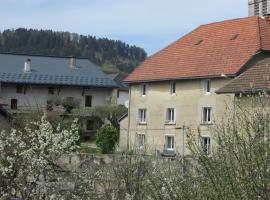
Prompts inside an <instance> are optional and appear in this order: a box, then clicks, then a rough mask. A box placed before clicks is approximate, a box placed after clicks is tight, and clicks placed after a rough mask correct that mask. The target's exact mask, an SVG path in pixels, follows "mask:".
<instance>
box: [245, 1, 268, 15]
mask: <svg viewBox="0 0 270 200" xmlns="http://www.w3.org/2000/svg"><path fill="white" fill-rule="evenodd" d="M248 7H249V8H248V15H249V16H254V15H256V16H264V15H267V14H269V13H270V0H249V1H248Z"/></svg>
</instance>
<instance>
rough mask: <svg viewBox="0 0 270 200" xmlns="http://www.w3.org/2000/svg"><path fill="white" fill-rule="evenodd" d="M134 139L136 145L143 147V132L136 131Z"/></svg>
mask: <svg viewBox="0 0 270 200" xmlns="http://www.w3.org/2000/svg"><path fill="white" fill-rule="evenodd" d="M136 141H137V146H138V147H139V148H144V147H145V134H143V133H137V135H136Z"/></svg>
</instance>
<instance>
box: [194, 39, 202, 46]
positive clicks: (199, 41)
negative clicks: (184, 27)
mask: <svg viewBox="0 0 270 200" xmlns="http://www.w3.org/2000/svg"><path fill="white" fill-rule="evenodd" d="M202 42H203V40H198V41H197V42H196V43H195V45H200V44H201V43H202Z"/></svg>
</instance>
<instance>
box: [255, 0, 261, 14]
mask: <svg viewBox="0 0 270 200" xmlns="http://www.w3.org/2000/svg"><path fill="white" fill-rule="evenodd" d="M259 14H260V5H259V1H256V0H255V2H254V15H259Z"/></svg>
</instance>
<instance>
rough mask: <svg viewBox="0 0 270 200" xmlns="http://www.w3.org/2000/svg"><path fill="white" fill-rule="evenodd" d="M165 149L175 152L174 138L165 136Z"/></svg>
mask: <svg viewBox="0 0 270 200" xmlns="http://www.w3.org/2000/svg"><path fill="white" fill-rule="evenodd" d="M165 149H166V150H174V136H165Z"/></svg>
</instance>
